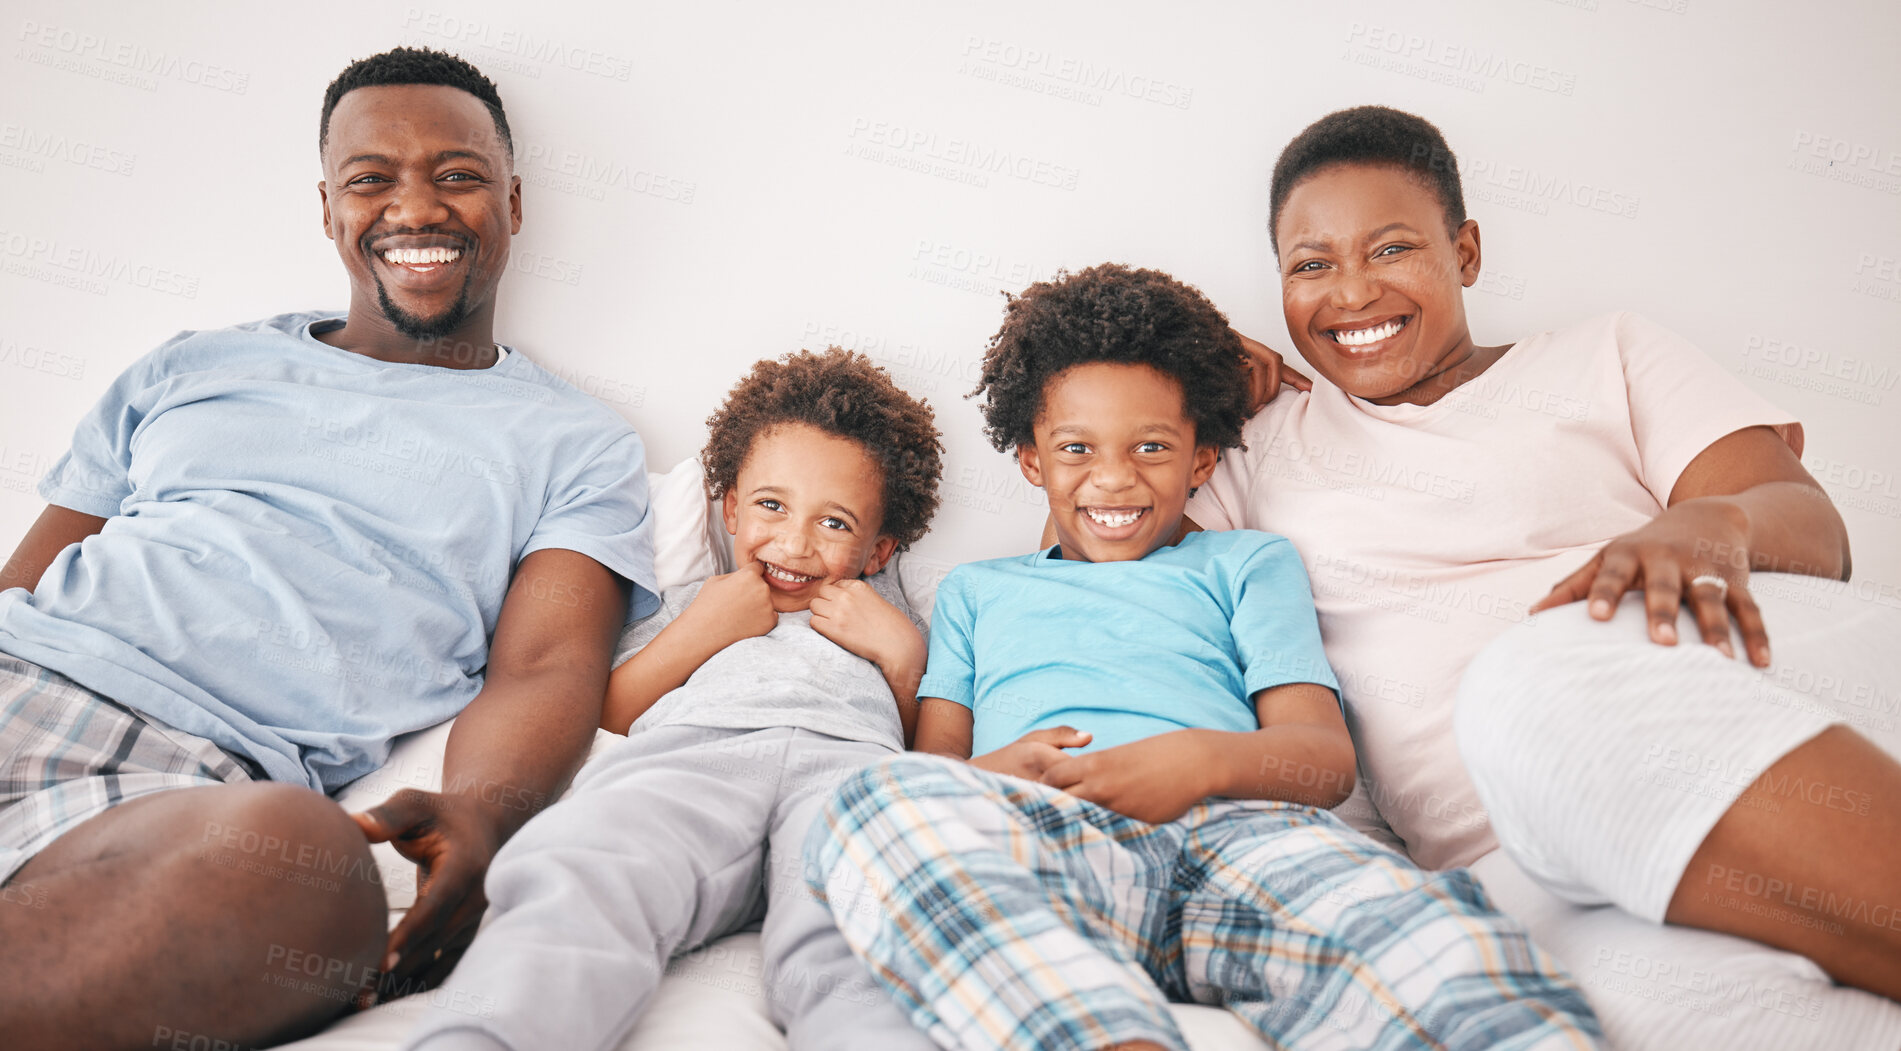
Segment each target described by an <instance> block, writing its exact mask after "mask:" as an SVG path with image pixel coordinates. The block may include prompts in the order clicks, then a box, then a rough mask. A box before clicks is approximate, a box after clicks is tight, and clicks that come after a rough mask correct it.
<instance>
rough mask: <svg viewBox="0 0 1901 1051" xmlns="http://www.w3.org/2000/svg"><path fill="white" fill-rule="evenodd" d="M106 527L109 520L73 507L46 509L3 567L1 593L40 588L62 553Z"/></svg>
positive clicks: (52, 505)
mask: <svg viewBox="0 0 1901 1051" xmlns="http://www.w3.org/2000/svg"><path fill="white" fill-rule="evenodd" d="M105 527H106V520H105V519H103V518H100V517H98V516H97V515H88V514H81V513H80V512H78V511H75V510H73V509H72V508H70V507H61V506H59V505H58V504H47V505H46V510H44V511H41V512H40V517H39V518H38V519H37V520H35V521H34V523H33V525H32V526H31V527H29V528H28V529H27V531H26V536H25V537H24V538H22V539H21V541H20V546H19V547H17V548H15V549H14V550H13V557H12V558H9V559H7V564H6V565H5V566H4V567H0V591H5V590H6V589H8V588H25V589H27V590H28V591H31V590H33V589H34V588H35V587H37V586H38V585H39V582H40V578H41V577H42V576H45V575H46V567H47V566H50V565H52V564H53V559H55V558H57V557H59V553H60V552H61V551H64V550H66V548H67V546H68V545H70V544H77V543H79V542H80V541H81V540H84V539H86V538H87V537H89V536H92V535H93V534H94V533H97V532H99V531H100V530H101V529H104V528H105Z"/></svg>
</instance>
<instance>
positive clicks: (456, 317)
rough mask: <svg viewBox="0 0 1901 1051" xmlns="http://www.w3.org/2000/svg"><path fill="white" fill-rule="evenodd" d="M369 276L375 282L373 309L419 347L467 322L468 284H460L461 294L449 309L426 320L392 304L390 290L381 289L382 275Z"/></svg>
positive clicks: (457, 295) (458, 294) (373, 274)
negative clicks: (420, 344)
mask: <svg viewBox="0 0 1901 1051" xmlns="http://www.w3.org/2000/svg"><path fill="white" fill-rule="evenodd" d="M370 276H371V277H373V278H375V279H376V305H377V306H378V307H379V308H381V309H382V311H383V316H384V317H386V318H388V319H389V323H390V324H392V325H395V326H396V331H398V332H401V333H402V334H403V335H405V336H408V337H409V338H410V339H413V340H415V341H417V342H418V343H421V342H425V341H431V340H438V339H441V338H442V337H444V336H446V335H448V334H449V333H451V332H454V331H455V330H456V329H458V328H460V327H461V326H462V323H463V322H464V321H467V320H468V319H469V284H468V282H467V281H464V282H462V291H460V292H458V293H456V297H455V302H454V303H451V304H449V309H447V310H445V311H443V312H442V313H441V314H438V315H436V316H435V317H432V318H426V317H417V316H416V315H414V314H411V313H410V312H408V311H407V310H404V309H403V308H402V307H399V306H397V305H396V303H395V301H394V300H392V299H390V298H389V289H387V288H384V287H383V277H382V275H381V274H377V273H374V272H372V273H371V275H370Z"/></svg>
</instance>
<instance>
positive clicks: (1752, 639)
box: [1532, 427, 1851, 668]
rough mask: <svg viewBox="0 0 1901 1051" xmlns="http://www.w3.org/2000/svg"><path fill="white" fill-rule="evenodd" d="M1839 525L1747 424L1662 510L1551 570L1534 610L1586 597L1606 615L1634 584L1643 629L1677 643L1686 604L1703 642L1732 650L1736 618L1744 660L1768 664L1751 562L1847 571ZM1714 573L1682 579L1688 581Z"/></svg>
mask: <svg viewBox="0 0 1901 1051" xmlns="http://www.w3.org/2000/svg"><path fill="white" fill-rule="evenodd" d="M1850 565H1851V563H1850V558H1849V552H1848V530H1847V527H1846V526H1844V525H1843V523H1842V516H1841V513H1840V512H1838V511H1837V510H1836V509H1835V505H1834V503H1832V502H1831V501H1830V500H1829V498H1828V494H1827V493H1826V492H1824V491H1823V490H1822V487H1821V486H1820V485H1818V484H1817V483H1816V481H1815V479H1814V478H1813V477H1811V476H1810V475H1809V472H1808V471H1807V470H1805V469H1804V468H1803V467H1802V463H1801V461H1800V460H1798V459H1796V456H1795V452H1794V450H1792V449H1790V448H1789V446H1788V444H1787V443H1786V442H1784V441H1783V440H1782V438H1781V437H1780V436H1779V435H1777V434H1776V433H1775V431H1773V430H1771V429H1770V428H1768V427H1746V428H1744V429H1742V430H1740V431H1737V432H1735V433H1733V434H1730V435H1728V436H1726V437H1724V438H1722V439H1719V440H1718V441H1716V442H1715V443H1713V444H1711V445H1710V447H1709V448H1707V449H1704V450H1703V451H1702V452H1701V453H1699V454H1698V455H1697V457H1696V459H1694V460H1692V461H1690V465H1689V466H1688V467H1686V468H1684V470H1683V474H1682V475H1680V476H1679V477H1678V479H1677V482H1676V484H1675V486H1673V487H1672V489H1671V491H1670V504H1669V507H1668V508H1666V509H1665V510H1664V512H1663V513H1662V514H1660V515H1658V516H1657V517H1656V518H1653V519H1651V520H1650V522H1649V523H1647V524H1645V525H1644V526H1643V527H1642V528H1640V529H1637V530H1635V531H1633V532H1630V533H1626V534H1624V535H1623V536H1620V537H1618V538H1616V539H1615V540H1612V541H1611V542H1610V543H1608V544H1606V545H1604V548H1603V549H1602V550H1601V551H1599V552H1598V553H1597V555H1595V556H1594V557H1593V558H1592V559H1591V560H1590V561H1589V562H1587V563H1585V564H1584V566H1583V567H1581V568H1580V569H1578V571H1577V572H1575V573H1572V574H1571V575H1570V576H1568V577H1566V578H1565V579H1564V580H1562V581H1559V583H1558V585H1557V587H1555V588H1553V589H1552V590H1551V593H1550V594H1549V595H1546V596H1545V597H1544V598H1543V599H1541V600H1540V601H1539V602H1538V604H1537V605H1536V606H1533V607H1532V612H1534V613H1535V612H1538V611H1539V610H1544V609H1550V608H1552V607H1553V606H1561V605H1564V604H1565V603H1568V602H1577V601H1580V600H1583V599H1588V600H1589V601H1590V607H1589V609H1590V614H1591V616H1592V617H1594V618H1596V619H1598V620H1609V619H1610V617H1611V614H1612V613H1613V612H1614V611H1615V610H1616V608H1617V603H1618V600H1619V599H1621V598H1622V597H1623V595H1624V593H1625V592H1627V591H1630V590H1632V589H1633V588H1639V587H1641V588H1642V589H1643V591H1644V605H1645V607H1646V609H1647V610H1648V612H1649V619H1650V638H1651V640H1652V641H1654V642H1658V643H1661V644H1663V645H1666V646H1672V645H1675V644H1676V641H1677V634H1676V620H1677V610H1678V608H1679V607H1680V606H1682V605H1684V604H1685V603H1687V604H1688V605H1689V606H1690V609H1691V611H1692V613H1693V614H1694V615H1695V617H1696V621H1697V626H1698V630H1699V631H1700V632H1701V634H1702V637H1703V641H1704V642H1706V643H1709V644H1710V645H1712V646H1715V647H1716V648H1718V649H1719V650H1722V651H1723V652H1724V653H1726V654H1730V655H1731V656H1734V654H1733V652H1732V651H1731V648H1730V644H1729V621H1730V618H1731V617H1734V618H1735V621H1736V625H1737V628H1738V630H1739V631H1740V632H1741V633H1742V639H1743V646H1744V649H1745V650H1746V652H1747V653H1748V655H1749V660H1750V662H1751V663H1752V664H1755V665H1756V666H1757V667H1763V668H1766V667H1768V666H1769V638H1768V634H1767V633H1766V632H1765V631H1764V630H1763V624H1762V614H1761V612H1760V611H1759V610H1758V609H1757V608H1756V602H1755V600H1754V599H1753V598H1751V597H1750V594H1749V587H1748V583H1749V573H1750V571H1751V570H1763V571H1765V572H1779V573H1801V574H1806V575H1808V576H1818V577H1829V578H1831V579H1836V580H1846V579H1847V578H1848V573H1849V570H1850ZM1710 577H1715V578H1720V579H1721V580H1722V581H1723V583H1722V584H1721V585H1717V584H1715V583H1714V582H1711V583H1708V584H1700V585H1699V586H1697V587H1694V588H1692V587H1690V583H1691V582H1692V581H1696V580H1701V579H1705V578H1710Z"/></svg>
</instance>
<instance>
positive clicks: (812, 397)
mask: <svg viewBox="0 0 1901 1051" xmlns="http://www.w3.org/2000/svg"><path fill="white" fill-rule="evenodd" d="M790 423H802V424H805V425H807V426H809V427H815V428H817V429H818V430H821V431H823V432H825V433H826V434H830V435H834V436H836V437H839V438H844V439H847V440H848V441H853V442H856V443H858V444H859V445H860V446H862V447H863V448H864V450H865V451H866V452H867V453H869V454H870V456H871V458H872V459H873V460H876V461H877V462H878V465H879V467H880V468H882V469H883V471H884V486H883V497H884V520H883V522H882V523H880V525H879V527H878V531H879V533H881V534H883V535H884V536H888V537H892V538H893V539H895V540H897V542H898V549H899V550H903V549H905V548H907V547H910V546H911V545H912V544H914V543H916V542H917V541H918V540H920V539H922V538H923V536H924V534H925V533H926V532H927V531H929V530H930V527H931V516H932V515H934V514H936V513H937V483H938V481H939V479H941V478H942V477H943V475H944V465H943V460H942V456H943V452H944V446H943V443H942V442H940V441H939V440H938V433H937V424H936V422H935V417H934V415H933V414H932V412H931V406H930V404H929V403H928V402H923V401H919V400H918V399H916V398H914V397H912V396H911V395H910V394H907V393H906V392H905V391H904V390H903V389H902V388H900V387H899V386H898V385H897V384H895V383H893V382H891V377H890V375H888V374H887V373H886V372H885V370H883V369H881V368H879V367H878V366H876V365H874V364H872V362H871V359H870V358H868V357H866V356H864V355H863V354H858V353H854V352H852V351H848V350H841V349H840V348H838V347H830V348H827V349H826V350H824V351H823V352H815V351H810V350H801V351H799V352H798V353H796V354H788V355H786V356H785V357H783V358H780V359H778V360H777V361H761V362H759V363H757V364H755V365H754V366H753V367H752V372H751V373H749V374H748V375H747V376H746V378H744V379H742V380H740V381H739V382H738V383H737V384H735V385H734V387H733V389H732V391H731V392H730V393H728V394H727V395H726V401H725V402H724V403H723V404H721V405H720V407H719V411H718V412H715V413H714V414H713V415H712V416H710V417H708V418H707V421H706V426H707V429H708V430H709V431H710V432H711V433H710V434H709V435H708V437H707V440H706V448H705V449H704V450H702V451H701V453H700V462H701V464H702V465H704V467H705V470H706V495H707V496H709V497H711V498H713V499H715V500H717V499H719V498H720V497H723V496H725V495H726V492H727V491H728V490H730V489H731V488H733V487H734V486H735V485H738V484H739V469H740V468H741V467H743V466H744V465H745V463H746V457H747V456H748V455H749V454H751V452H752V446H753V442H754V441H756V440H757V439H758V437H759V436H760V435H762V434H765V433H766V432H768V431H770V430H772V429H773V428H774V427H777V426H780V425H782V424H790Z"/></svg>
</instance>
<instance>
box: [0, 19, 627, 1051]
mask: <svg viewBox="0 0 1901 1051" xmlns="http://www.w3.org/2000/svg"><path fill="white" fill-rule="evenodd" d="M319 146H320V149H321V152H322V158H323V169H324V179H323V181H322V182H320V183H319V184H318V193H319V196H320V197H321V199H322V203H323V217H324V230H325V233H326V234H327V235H328V236H329V237H330V238H331V239H332V240H334V241H335V242H336V247H337V252H338V254H339V255H340V256H341V258H342V260H343V264H344V268H345V269H346V270H347V271H348V272H349V275H350V282H351V299H350V309H349V312H348V314H347V315H344V316H342V317H336V316H326V315H300V314H292V315H283V316H280V317H277V318H272V319H269V320H266V321H261V322H256V323H253V324H249V325H243V326H239V327H237V328H233V329H225V330H219V331H213V332H195V333H184V334H181V335H180V336H178V337H175V338H174V339H172V340H171V341H169V342H167V343H166V344H165V345H163V346H161V347H160V348H159V349H158V350H156V351H154V352H153V353H152V354H150V355H148V356H147V357H145V358H144V359H142V360H141V361H140V362H138V363H137V364H135V365H133V366H132V367H131V368H130V369H129V370H127V371H126V373H125V374H124V375H123V376H121V377H120V378H119V379H118V380H117V381H116V382H115V383H114V384H113V385H112V387H111V388H110V390H108V392H107V393H106V395H105V397H104V398H103V399H102V400H101V402H100V403H99V405H98V406H97V407H96V408H95V409H94V410H93V411H92V412H91V413H89V414H88V415H87V417H86V418H85V419H84V420H82V421H81V423H80V425H79V428H78V430H77V432H76V433H75V435H74V441H73V446H72V450H71V451H70V452H69V453H68V454H67V456H66V457H65V458H64V459H62V460H61V461H60V463H59V464H57V465H56V466H55V467H54V469H53V470H52V471H51V472H50V473H49V474H48V476H47V478H46V479H45V481H44V482H43V483H42V485H41V493H42V495H43V496H45V497H46V499H47V501H48V504H49V506H48V507H47V508H46V510H45V512H44V513H43V514H42V515H41V516H40V518H39V520H38V521H37V522H35V524H34V525H33V527H32V528H31V529H30V530H29V531H28V534H27V536H26V538H25V540H24V541H23V542H22V543H21V544H20V546H19V549H18V551H17V552H16V554H15V556H14V558H13V559H12V560H11V561H10V562H8V563H7V565H6V567H5V570H4V573H0V589H12V590H0V899H3V900H0V944H3V945H5V947H6V950H5V952H4V953H3V954H0V982H3V983H4V987H5V988H6V989H7V995H6V996H5V997H4V998H0V1032H4V1033H6V1034H7V1041H8V1043H10V1044H13V1045H15V1046H22V1047H35V1048H58V1047H86V1048H103V1047H119V1046H149V1045H150V1044H151V1043H152V1041H153V1040H154V1038H155V1035H162V1034H163V1033H165V1032H170V1033H173V1034H191V1035H192V1036H194V1037H196V1036H205V1037H210V1038H212V1039H214V1040H224V1041H227V1042H229V1043H230V1044H232V1045H262V1044H266V1043H270V1042H276V1041H278V1040H282V1039H286V1038H289V1037H292V1036H296V1035H299V1034H302V1033H307V1032H310V1031H312V1030H314V1029H316V1028H318V1027H320V1026H322V1025H323V1024H324V1023H325V1022H327V1021H328V1020H329V1019H330V1018H331V1017H333V1016H335V1015H336V1014H337V1013H338V1012H339V1011H341V1010H342V1009H343V1008H344V1006H345V1005H346V1004H348V1003H350V1002H352V1001H354V1000H355V999H356V998H357V997H358V996H359V995H360V994H362V993H364V992H365V991H366V990H368V989H371V988H374V987H375V985H376V984H377V982H378V981H379V980H380V982H381V983H382V985H383V991H384V992H385V993H388V992H391V991H396V992H401V991H405V990H408V989H414V988H419V987H422V986H425V985H427V984H430V983H433V982H434V981H436V980H438V979H439V978H440V977H441V976H442V974H444V973H446V971H447V970H448V968H449V967H451V966H453V964H454V962H455V959H456V958H457V957H458V956H459V955H460V953H461V950H462V948H463V947H464V946H465V945H466V944H467V941H468V939H469V938H470V937H472V936H473V932H474V929H475V925H476V923H477V922H478V921H479V919H480V917H481V914H482V911H483V908H484V904H485V902H484V898H483V896H482V877H483V874H484V872H485V871H486V869H487V866H488V862H489V859H490V858H491V857H492V856H493V855H494V853H495V851H496V850H497V848H499V846H500V845H501V844H502V843H503V842H504V841H505V840H507V839H508V838H509V836H510V835H512V834H513V833H514V831H515V830H516V829H517V828H519V827H520V826H521V825H522V824H523V823H524V822H525V821H526V820H527V819H528V818H529V816H530V815H531V814H533V813H534V812H535V811H537V810H538V809H540V807H541V806H543V805H545V804H546V803H548V802H550V801H552V800H553V799H554V798H555V797H556V796H558V795H559V794H560V793H561V791H562V788H563V787H564V786H565V785H566V783H567V781H568V779H569V778H570V777H571V776H572V775H573V773H574V771H575V769H576V768H577V767H578V766H579V764H580V762H581V760H582V758H583V757H584V755H585V753H586V750H587V746H588V744H589V742H590V741H591V740H592V737H593V728H594V727H595V726H596V725H597V724H598V722H599V719H600V705H601V698H602V696H603V694H604V692H605V683H606V678H607V672H608V664H609V660H610V657H611V651H612V646H613V643H614V640H615V638H616V637H617V635H618V633H619V629H620V627H621V626H622V624H623V623H624V622H625V621H626V620H627V619H628V615H629V613H630V612H637V613H643V614H644V613H645V612H647V611H648V610H649V609H650V608H652V606H653V605H654V603H655V599H654V595H653V589H652V565H651V563H652V544H651V538H650V535H649V527H648V522H647V494H646V489H645V458H644V455H643V452H642V448H641V444H640V439H639V437H638V436H637V435H635V433H634V432H633V430H632V429H631V428H629V427H628V426H627V424H626V423H625V422H624V421H622V420H621V419H620V418H619V417H617V416H615V415H614V414H613V413H612V412H610V411H609V410H607V409H606V408H604V407H602V406H600V405H599V404H598V403H595V402H593V401H592V400H591V399H588V398H587V397H586V396H584V395H582V394H581V393H580V392H578V391H576V390H574V389H573V388H571V387H569V386H567V385H566V384H564V383H562V382H561V381H559V380H557V379H555V378H554V377H552V376H551V375H549V374H548V373H546V372H544V371H543V370H541V369H540V368H538V367H537V366H535V365H534V364H533V363H531V362H529V361H527V360H526V359H525V358H522V357H521V356H520V355H519V354H515V353H511V352H509V351H508V350H506V349H505V348H503V347H501V346H500V345H498V344H496V343H495V342H494V341H493V325H494V315H495V293H496V287H497V285H498V284H499V282H500V279H501V275H502V273H503V271H504V269H505V266H506V262H507V258H508V246H509V239H510V237H511V235H513V234H514V233H515V232H516V231H517V230H519V229H520V227H521V180H520V179H518V178H516V177H515V175H514V173H513V164H512V158H511V143H510V139H509V131H508V123H507V119H506V117H505V115H504V113H503V111H502V106H501V100H500V98H499V97H498V96H497V94H496V92H495V88H494V85H493V84H491V83H490V82H489V81H488V80H487V79H486V78H484V77H483V76H482V74H481V73H480V72H479V71H477V70H476V69H475V68H474V67H472V66H470V65H468V64H467V63H465V62H462V61H461V60H460V59H457V58H454V57H452V56H449V55H445V54H441V53H437V52H431V51H418V50H410V49H400V48H399V49H397V50H395V51H391V52H389V53H387V54H383V55H378V56H375V57H373V58H369V59H365V60H363V61H360V62H357V63H355V64H353V65H351V66H350V67H349V68H348V69H346V70H344V72H343V73H342V74H341V75H340V76H339V77H338V78H337V80H336V81H335V82H334V83H332V84H331V85H330V87H329V90H328V92H327V93H326V97H325V100H324V110H323V122H322V126H321V134H320V138H319ZM491 639H492V641H491ZM458 715H459V718H458V719H457V723H456V726H455V729H454V732H453V734H452V735H451V737H450V741H449V745H448V753H447V758H446V762H445V769H444V779H443V786H444V787H443V791H442V792H440V793H433V792H422V791H416V790H406V791H403V792H399V793H397V794H396V795H394V796H392V797H391V798H390V799H389V800H387V801H385V802H384V803H383V804H382V805H380V806H378V807H375V808H373V809H372V810H371V811H369V812H368V813H366V814H360V815H355V817H354V819H353V817H352V816H351V815H348V814H346V813H344V812H343V811H342V810H341V809H340V808H339V807H338V806H337V805H336V804H335V803H333V802H332V801H331V800H330V799H328V798H326V796H325V794H324V793H326V792H332V791H335V790H336V789H338V788H340V787H342V786H343V785H344V784H347V783H348V782H350V781H351V780H353V779H355V778H357V777H359V776H361V775H362V774H364V773H367V772H369V771H370V770H373V769H375V768H376V767H377V766H378V765H380V764H381V763H382V762H383V761H384V759H385V758H386V757H387V755H388V750H389V742H390V740H391V738H393V737H395V736H397V735H398V734H401V733H406V732H409V731H412V730H416V729H419V728H422V727H425V726H429V725H432V724H435V723H438V722H441V721H442V720H444V719H446V718H450V717H452V716H458ZM382 840H390V841H393V842H394V843H395V844H396V845H397V849H398V850H400V851H401V852H402V853H403V854H404V855H405V856H407V857H409V858H411V859H412V860H414V861H416V862H417V863H418V865H419V866H420V869H421V873H422V880H423V882H422V887H421V893H420V895H419V896H418V899H417V902H416V904H415V906H414V907H413V908H412V909H411V910H410V911H409V914H408V915H407V917H405V919H404V921H403V922H402V923H401V924H400V925H399V926H397V927H396V929H395V930H394V931H388V932H386V929H385V919H384V917H385V915H386V914H385V902H384V898H383V895H382V893H381V891H380V887H379V886H378V884H377V882H376V869H375V866H374V864H373V863H372V862H371V860H370V853H369V843H370V842H372V841H382Z"/></svg>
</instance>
